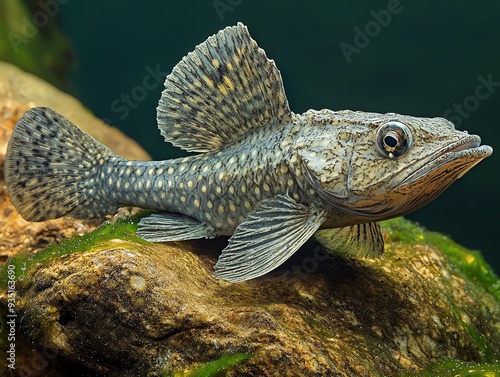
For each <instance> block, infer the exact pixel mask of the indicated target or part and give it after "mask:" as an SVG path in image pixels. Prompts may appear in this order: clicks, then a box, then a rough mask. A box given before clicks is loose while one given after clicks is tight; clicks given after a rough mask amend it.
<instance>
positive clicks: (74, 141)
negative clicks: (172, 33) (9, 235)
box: [5, 24, 492, 282]
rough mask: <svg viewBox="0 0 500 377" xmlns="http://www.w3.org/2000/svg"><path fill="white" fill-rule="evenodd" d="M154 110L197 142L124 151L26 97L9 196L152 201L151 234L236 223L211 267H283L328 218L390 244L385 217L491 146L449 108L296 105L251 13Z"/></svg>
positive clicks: (426, 195)
mask: <svg viewBox="0 0 500 377" xmlns="http://www.w3.org/2000/svg"><path fill="white" fill-rule="evenodd" d="M157 120H158V127H159V129H160V132H161V134H162V135H163V136H164V138H165V140H166V141H168V142H170V143H172V144H173V145H175V146H178V147H180V148H182V149H184V150H186V151H190V152H200V153H198V154H196V155H192V156H189V157H186V158H180V159H173V160H167V161H148V162H140V161H128V160H125V159H123V158H120V157H118V156H117V155H115V154H114V153H113V152H111V151H110V150H109V149H108V148H107V147H105V146H104V145H102V144H100V143H99V142H97V141H96V140H94V139H93V138H92V137H90V136H89V135H87V134H85V133H84V132H83V131H82V130H80V129H79V128H78V127H76V126H75V125H74V124H73V123H71V122H70V121H69V120H68V119H66V118H65V117H64V116H62V115H60V114H58V113H56V112H55V111H53V110H51V109H49V108H44V107H38V108H33V109H31V110H29V111H28V112H26V113H25V114H24V115H23V117H22V118H21V119H20V120H19V122H18V123H17V124H16V127H15V129H14V132H13V135H12V138H11V140H10V142H9V145H8V150H7V155H6V159H5V181H6V184H7V187H8V190H9V193H10V196H11V200H12V203H13V204H14V206H15V207H16V209H17V210H18V211H19V213H20V214H21V215H22V216H23V217H24V218H25V219H26V220H29V221H44V220H48V219H54V218H58V217H62V216H70V217H74V218H80V219H92V218H96V217H101V216H104V215H105V214H108V213H110V212H112V211H114V210H116V209H117V208H119V207H122V206H137V207H142V208H150V209H155V210H157V211H158V212H157V213H154V214H152V215H150V216H148V217H145V218H143V219H142V220H141V222H140V223H139V229H138V234H139V235H140V236H141V237H143V238H144V239H146V240H149V241H153V242H164V241H176V240H188V239H196V238H212V237H216V236H219V235H228V236H231V237H230V239H229V243H228V246H227V247H226V248H225V249H224V250H223V251H222V254H221V256H220V258H219V260H218V262H217V264H216V266H215V274H216V276H217V277H219V278H221V279H225V280H228V281H231V282H238V281H243V280H247V279H251V278H255V277H258V276H261V275H263V274H265V273H267V272H269V271H271V270H273V269H275V268H276V267H277V266H279V265H281V264H282V263H283V262H284V261H286V260H287V259H288V258H289V257H290V256H291V255H292V254H293V253H295V252H296V251H297V249H299V247H300V246H301V245H303V244H304V242H306V241H307V240H308V239H309V238H310V237H311V236H312V235H313V234H314V233H315V232H316V231H318V230H319V229H322V228H330V230H329V237H330V238H331V240H332V241H333V243H334V244H335V245H336V248H337V249H338V251H339V252H345V253H348V254H350V255H356V256H364V257H377V256H380V255H381V254H382V252H383V247H384V242H383V238H382V235H381V233H380V228H379V226H378V224H377V222H378V221H380V220H384V219H389V218H393V217H397V216H401V215H404V214H407V213H409V212H412V211H414V210H416V209H418V208H420V207H422V206H423V205H425V204H427V203H429V202H430V201H431V200H433V199H434V198H435V197H437V196H438V195H439V194H440V193H441V192H442V191H443V190H445V189H446V188H447V187H448V186H449V185H450V184H451V183H452V182H454V181H455V180H456V179H457V178H459V177H461V176H462V175H463V174H464V173H465V172H467V171H468V170H469V169H471V168H472V167H473V166H474V165H476V164H477V163H478V162H479V161H481V160H482V159H484V158H485V157H487V156H489V155H490V154H491V153H492V148H491V147H489V146H480V138H479V137H478V136H475V135H469V134H467V132H462V131H457V130H455V128H454V126H453V124H452V123H451V122H449V121H447V120H446V119H443V118H417V117H411V116H405V115H399V114H395V113H388V114H376V113H366V112H359V111H350V110H342V111H331V110H319V111H317V110H309V111H307V112H306V113H304V114H295V113H293V112H291V111H290V108H289V106H288V102H287V99H286V96H285V92H284V89H283V83H282V79H281V75H280V72H279V71H278V69H277V68H276V66H275V64H274V61H272V60H269V59H268V58H267V57H266V54H265V52H264V51H263V50H262V49H260V48H259V47H258V46H257V43H256V42H255V41H254V40H253V39H252V38H251V37H250V35H249V33H248V30H247V28H246V27H245V26H244V25H242V24H238V25H237V26H234V27H228V28H226V29H224V30H222V31H220V32H218V33H217V34H216V35H214V36H212V37H210V38H208V39H207V40H206V41H205V42H203V43H201V44H200V45H198V46H197V47H196V48H195V49H194V51H192V52H191V53H189V54H188V55H187V56H185V57H184V58H183V59H182V60H181V61H180V62H179V63H178V64H177V66H175V68H174V69H173V71H172V73H171V74H169V75H168V76H167V78H166V81H165V90H164V91H163V93H162V95H161V99H160V101H159V105H158V108H157Z"/></svg>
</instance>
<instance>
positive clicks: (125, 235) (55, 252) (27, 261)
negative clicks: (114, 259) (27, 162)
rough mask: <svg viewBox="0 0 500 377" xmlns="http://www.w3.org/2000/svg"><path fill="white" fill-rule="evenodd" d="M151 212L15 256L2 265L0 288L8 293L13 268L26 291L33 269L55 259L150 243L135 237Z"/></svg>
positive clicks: (20, 284) (0, 268)
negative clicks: (144, 217) (141, 220)
mask: <svg viewBox="0 0 500 377" xmlns="http://www.w3.org/2000/svg"><path fill="white" fill-rule="evenodd" d="M147 213H149V211H143V212H140V213H138V214H136V215H134V216H132V217H127V218H123V219H119V220H117V221H116V222H114V223H111V222H106V223H104V224H103V225H101V226H100V227H98V228H97V229H95V230H93V231H92V232H89V233H86V234H84V235H82V236H78V235H77V236H74V237H73V238H70V239H68V240H63V241H61V242H60V243H58V244H54V245H51V246H48V247H47V248H45V249H43V250H40V251H38V252H37V253H35V254H34V255H31V254H29V253H18V254H16V255H14V256H13V257H12V258H9V259H8V260H7V262H6V263H5V264H4V265H2V266H0V289H1V290H7V286H8V279H9V276H8V269H9V267H10V268H11V269H14V271H15V280H16V288H17V289H19V288H23V287H24V286H25V284H26V282H27V281H28V279H26V278H27V277H28V274H29V271H30V269H31V267H33V266H34V265H37V264H39V263H42V264H43V263H47V262H48V261H50V260H52V259H54V258H59V257H62V256H64V255H69V254H73V253H80V252H86V251H96V250H102V249H106V248H109V247H113V246H117V245H119V246H122V247H127V246H131V245H132V244H138V243H139V244H146V243H148V242H147V241H145V240H143V239H142V238H140V237H138V236H136V235H135V232H136V231H137V223H138V222H139V220H140V219H141V218H142V217H143V216H145V214H147Z"/></svg>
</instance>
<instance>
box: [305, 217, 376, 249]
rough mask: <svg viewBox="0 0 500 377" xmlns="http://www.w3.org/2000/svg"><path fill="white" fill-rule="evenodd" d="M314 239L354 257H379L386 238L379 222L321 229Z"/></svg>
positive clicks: (329, 247) (328, 247) (326, 246)
mask: <svg viewBox="0 0 500 377" xmlns="http://www.w3.org/2000/svg"><path fill="white" fill-rule="evenodd" d="M314 239H315V240H317V241H318V242H319V243H320V244H321V245H323V246H324V247H325V248H326V249H328V250H332V251H334V252H336V253H341V254H348V255H349V256H354V257H364V258H377V257H380V256H381V255H382V253H383V252H384V238H383V236H382V232H381V231H380V225H379V224H378V223H366V224H356V225H352V226H348V227H344V228H335V229H326V230H321V231H319V232H317V233H316V234H315V235H314Z"/></svg>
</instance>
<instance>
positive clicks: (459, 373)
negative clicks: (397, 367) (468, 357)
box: [403, 360, 500, 377]
mask: <svg viewBox="0 0 500 377" xmlns="http://www.w3.org/2000/svg"><path fill="white" fill-rule="evenodd" d="M403 377H500V362H495V363H491V364H486V363H474V362H465V361H460V360H446V361H443V362H440V363H436V364H431V365H429V366H428V367H426V368H424V369H423V370H421V371H419V372H408V373H404V374H403Z"/></svg>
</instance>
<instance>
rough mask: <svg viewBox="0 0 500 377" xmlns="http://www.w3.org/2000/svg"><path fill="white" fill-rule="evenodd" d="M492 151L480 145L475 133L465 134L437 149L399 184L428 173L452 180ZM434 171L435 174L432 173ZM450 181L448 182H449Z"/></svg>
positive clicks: (488, 147)
mask: <svg viewBox="0 0 500 377" xmlns="http://www.w3.org/2000/svg"><path fill="white" fill-rule="evenodd" d="M492 153H493V148H491V147H490V146H489V145H481V138H480V137H479V136H477V135H467V136H466V137H463V138H462V139H460V140H458V141H456V142H454V143H451V144H449V145H447V146H445V147H444V148H442V149H441V150H438V151H437V152H436V154H435V157H434V158H433V159H432V160H430V161H429V162H428V163H426V164H424V165H423V166H422V167H420V168H419V169H417V170H416V171H415V172H413V173H412V174H410V175H409V176H408V177H406V178H405V179H404V180H403V181H402V182H401V186H405V185H409V184H411V183H414V182H415V181H417V180H419V179H420V178H422V177H425V176H429V175H444V176H443V177H441V178H440V177H436V179H438V180H441V179H443V180H448V179H449V180H451V182H453V181H454V180H456V179H458V178H460V177H462V176H463V175H464V174H465V173H467V172H468V171H469V170H470V169H472V168H473V167H474V166H475V165H476V164H478V163H479V162H480V161H481V160H483V159H484V158H486V157H488V156H490V155H491V154H492ZM434 172H435V174H433V173H434ZM451 182H450V184H451Z"/></svg>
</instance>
